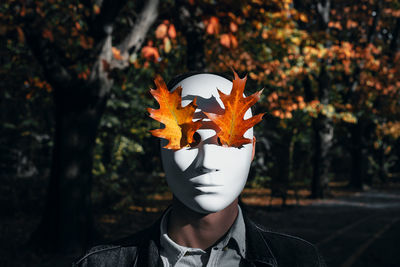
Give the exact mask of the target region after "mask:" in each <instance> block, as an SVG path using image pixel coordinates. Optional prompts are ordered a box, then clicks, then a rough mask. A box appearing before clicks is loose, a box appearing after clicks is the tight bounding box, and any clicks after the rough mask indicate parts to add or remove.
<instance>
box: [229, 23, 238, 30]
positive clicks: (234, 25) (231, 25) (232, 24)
mask: <svg viewBox="0 0 400 267" xmlns="http://www.w3.org/2000/svg"><path fill="white" fill-rule="evenodd" d="M229 29H230V30H231V32H236V31H237V29H238V26H237V25H236V23H234V22H231V23H230V24H229Z"/></svg>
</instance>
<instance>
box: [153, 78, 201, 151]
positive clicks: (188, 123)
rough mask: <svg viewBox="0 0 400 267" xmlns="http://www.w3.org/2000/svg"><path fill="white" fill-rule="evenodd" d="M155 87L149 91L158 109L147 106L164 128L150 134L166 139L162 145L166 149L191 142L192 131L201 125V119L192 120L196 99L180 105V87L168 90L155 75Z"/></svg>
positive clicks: (179, 146)
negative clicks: (157, 104) (165, 142)
mask: <svg viewBox="0 0 400 267" xmlns="http://www.w3.org/2000/svg"><path fill="white" fill-rule="evenodd" d="M154 83H155V84H156V86H157V88H156V89H151V90H150V93H151V94H152V95H153V96H154V98H155V99H156V100H157V102H158V103H159V105H160V109H152V108H148V109H147V111H148V112H149V113H150V117H151V118H153V119H155V120H157V121H159V122H161V123H163V124H164V125H165V128H163V129H156V130H152V131H150V132H151V134H152V135H154V136H157V137H160V138H164V139H167V140H168V141H169V143H168V144H167V145H166V146H164V148H167V149H181V148H183V147H186V146H189V145H190V143H192V142H193V135H194V133H195V132H196V131H197V130H198V129H199V128H200V127H201V121H196V122H193V121H192V118H193V114H194V112H195V110H196V107H197V105H196V99H194V100H193V102H192V103H190V104H189V105H187V106H185V107H182V97H181V92H182V87H180V86H179V87H178V88H176V89H175V90H174V91H173V92H170V91H168V89H167V85H166V84H165V82H164V80H163V79H162V78H161V77H160V76H157V77H156V79H155V80H154Z"/></svg>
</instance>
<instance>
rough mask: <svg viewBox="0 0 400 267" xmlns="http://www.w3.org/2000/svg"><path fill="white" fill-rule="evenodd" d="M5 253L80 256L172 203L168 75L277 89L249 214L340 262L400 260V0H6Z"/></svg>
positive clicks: (1, 31)
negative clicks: (165, 132)
mask: <svg viewBox="0 0 400 267" xmlns="http://www.w3.org/2000/svg"><path fill="white" fill-rule="evenodd" d="M0 14H1V16H0V20H1V25H0V41H1V50H0V54H1V59H0V60H1V66H2V67H1V70H0V81H1V91H0V107H1V112H0V133H1V134H0V179H1V186H0V200H1V201H0V216H1V220H0V245H1V246H0V265H1V266H68V265H69V264H70V262H71V261H72V259H75V258H76V257H77V256H79V255H80V254H81V253H83V251H84V250H85V249H86V248H87V247H88V246H91V245H93V244H96V243H99V242H100V243H101V242H106V241H109V240H112V239H117V238H119V237H122V236H125V235H127V234H129V233H132V232H135V231H137V230H138V229H141V228H143V227H145V226H147V225H148V224H150V223H151V222H152V221H154V220H155V219H156V218H157V217H158V216H159V215H160V212H161V211H162V210H163V209H164V208H165V207H166V206H168V203H169V201H170V199H171V194H170V192H169V191H168V188H167V185H166V182H165V180H164V174H163V171H162V168H161V162H160V156H159V141H158V140H157V138H155V137H152V136H151V134H150V133H149V130H150V129H155V128H158V123H157V122H156V121H153V120H152V119H150V118H149V117H148V114H147V112H146V108H147V107H156V106H157V104H156V103H155V101H154V100H153V99H152V97H151V95H150V94H149V88H154V84H153V79H154V77H155V75H156V74H160V75H161V76H162V77H163V78H164V80H165V81H168V80H170V79H172V78H173V77H174V76H175V75H177V74H180V73H183V72H187V71H212V72H220V73H228V74H230V73H231V70H230V68H233V69H235V70H236V71H237V72H238V73H239V74H240V76H241V77H243V76H244V75H246V74H247V77H248V81H247V85H246V92H247V94H250V93H253V92H255V91H258V90H260V89H262V88H264V92H263V95H262V97H261V100H260V101H259V102H258V103H257V104H256V106H255V107H254V109H255V112H256V113H259V112H266V115H265V116H264V119H263V121H262V122H261V123H260V124H258V125H257V126H256V127H255V135H256V137H257V141H258V142H257V147H256V156H255V159H254V162H253V166H252V170H251V173H250V175H249V179H248V183H247V186H246V189H245V190H244V193H243V194H242V201H243V203H244V204H246V207H247V208H246V209H247V211H248V213H249V214H250V217H252V218H254V219H255V220H256V221H258V222H260V223H261V224H263V225H265V226H266V227H268V228H272V229H275V230H278V231H283V232H287V233H291V234H295V235H298V236H300V237H303V238H305V239H306V240H309V241H311V242H313V243H315V244H317V246H318V248H319V249H320V250H321V252H322V254H323V255H324V257H325V258H326V260H327V263H328V265H329V266H398V262H399V256H398V255H397V254H396V251H395V250H396V248H397V244H396V243H395V242H396V240H397V239H398V237H399V232H400V223H399V221H398V219H399V216H398V215H397V214H400V213H399V204H400V197H399V194H398V193H399V180H400V163H399V154H400V153H399V152H400V142H399V136H400V118H399V114H400V112H399V111H400V110H399V107H400V105H399V104H400V103H399V101H400V96H399V94H400V93H399V92H400V90H399V89H400V81H399V79H398V77H399V76H400V73H399V72H400V66H399V64H400V49H399V48H400V44H399V43H400V40H399V39H400V37H399V32H400V3H399V2H398V1H389V0H387V1H377V0H368V1H352V2H351V3H349V1H333V0H331V1H328V0H327V1H308V0H307V1H291V0H288V1H255V0H253V1H247V0H246V1H245V0H243V1H218V2H217V1H195V0H191V1H162V2H159V1H156V0H151V1H143V2H136V3H134V2H133V1H123V0H117V1H115V0H114V1H111V0H103V1H90V0H87V1H59V0H48V1H24V0H15V1H11V0H9V1H6V2H5V3H4V4H3V5H2V6H1V7H0Z"/></svg>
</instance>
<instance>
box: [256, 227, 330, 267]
mask: <svg viewBox="0 0 400 267" xmlns="http://www.w3.org/2000/svg"><path fill="white" fill-rule="evenodd" d="M254 225H255V227H256V228H257V229H258V230H259V232H260V233H261V235H262V238H263V239H264V242H266V243H267V245H268V247H269V249H270V250H271V253H272V254H273V256H274V257H275V259H276V261H277V263H278V266H307V267H308V266H310V267H313V266H315V267H317V266H318V267H326V264H325V262H324V260H323V258H322V256H321V254H320V253H319V251H318V249H317V248H316V247H315V246H314V245H313V244H311V243H310V242H308V241H306V240H304V239H302V238H299V237H296V236H293V235H289V234H285V233H281V232H276V231H272V230H270V229H266V228H265V227H263V226H260V225H258V224H256V223H254Z"/></svg>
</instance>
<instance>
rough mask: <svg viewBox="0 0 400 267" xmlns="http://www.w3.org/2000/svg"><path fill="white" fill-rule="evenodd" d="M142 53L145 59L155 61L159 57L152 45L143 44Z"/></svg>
mask: <svg viewBox="0 0 400 267" xmlns="http://www.w3.org/2000/svg"><path fill="white" fill-rule="evenodd" d="M142 55H143V57H144V58H145V59H147V60H153V61H154V62H157V61H158V59H159V58H160V54H159V53H158V50H157V48H155V47H152V46H145V47H143V48H142Z"/></svg>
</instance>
